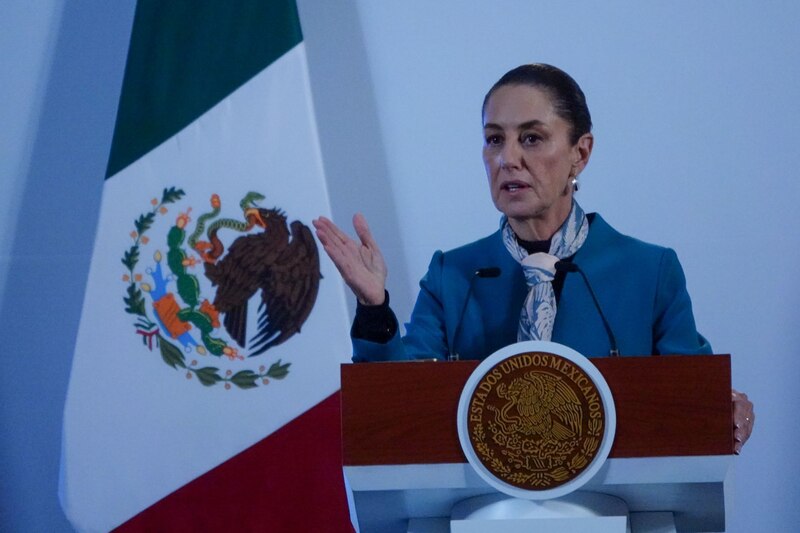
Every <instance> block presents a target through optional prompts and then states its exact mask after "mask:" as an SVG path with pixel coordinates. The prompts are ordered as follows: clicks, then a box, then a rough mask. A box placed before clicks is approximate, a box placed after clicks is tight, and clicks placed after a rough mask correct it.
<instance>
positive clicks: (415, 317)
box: [352, 251, 448, 363]
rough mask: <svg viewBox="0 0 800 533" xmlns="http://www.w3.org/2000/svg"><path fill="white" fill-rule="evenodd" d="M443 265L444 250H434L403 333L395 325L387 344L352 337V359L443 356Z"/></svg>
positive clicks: (445, 352) (397, 359)
mask: <svg viewBox="0 0 800 533" xmlns="http://www.w3.org/2000/svg"><path fill="white" fill-rule="evenodd" d="M442 269H443V254H442V252H441V251H437V252H436V253H434V254H433V258H432V259H431V262H430V264H429V265H428V272H427V273H426V274H425V276H424V277H423V278H422V280H420V282H419V286H420V291H419V295H418V296H417V302H416V304H414V310H413V312H412V313H411V320H410V321H409V322H408V323H407V324H406V335H405V336H403V337H401V336H400V331H399V328H398V331H397V332H396V333H395V335H394V337H392V338H391V339H390V340H389V342H387V343H386V344H381V343H377V342H371V341H366V340H363V339H355V338H353V339H352V342H353V362H356V363H358V362H364V361H407V360H413V359H429V358H435V359H446V357H447V353H448V348H447V336H446V326H445V316H444V306H443V305H442Z"/></svg>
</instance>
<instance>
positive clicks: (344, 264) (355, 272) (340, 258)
mask: <svg viewBox="0 0 800 533" xmlns="http://www.w3.org/2000/svg"><path fill="white" fill-rule="evenodd" d="M312 224H314V228H315V229H316V230H317V238H319V241H320V242H321V243H322V247H323V248H324V249H325V252H326V253H327V254H328V257H330V258H331V261H333V264H334V265H336V268H337V269H338V270H339V273H340V274H341V275H342V278H343V279H344V282H345V283H347V286H348V287H350V289H351V290H352V291H353V293H354V294H355V295H356V298H358V301H359V302H361V303H362V304H365V305H380V304H382V303H383V301H384V299H385V292H384V291H385V287H386V272H387V270H386V262H385V261H384V260H383V255H382V254H381V251H380V248H378V244H377V243H376V242H375V239H373V238H372V233H371V232H370V231H369V226H368V225H367V220H366V219H365V218H364V215H362V214H360V213H359V214H356V215H355V216H354V217H353V228H355V230H356V234H357V235H358V238H359V240H360V241H361V242H360V243H358V242H356V241H354V240H353V239H351V238H350V237H348V236H347V234H346V233H344V232H343V231H342V230H340V229H339V228H338V227H337V226H336V224H334V223H333V222H331V221H330V220H329V219H327V218H325V217H319V218H318V219H316V220H314V221H312Z"/></svg>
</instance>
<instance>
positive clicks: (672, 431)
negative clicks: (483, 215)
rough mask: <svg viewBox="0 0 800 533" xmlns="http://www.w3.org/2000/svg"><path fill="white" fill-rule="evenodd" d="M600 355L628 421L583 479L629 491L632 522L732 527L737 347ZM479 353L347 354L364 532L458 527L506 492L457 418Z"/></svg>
mask: <svg viewBox="0 0 800 533" xmlns="http://www.w3.org/2000/svg"><path fill="white" fill-rule="evenodd" d="M592 362H593V363H594V364H595V366H596V367H597V368H598V369H599V370H600V372H601V374H602V375H603V377H604V378H605V379H606V381H607V382H608V385H609V387H610V388H611V391H612V394H613V396H614V402H615V404H616V412H617V431H616V435H615V438H614V442H613V446H612V448H611V452H610V454H609V457H608V459H607V460H606V462H605V464H604V465H603V467H602V468H601V469H600V471H599V472H598V473H597V474H596V475H595V476H594V477H593V478H592V479H591V480H590V481H589V482H588V483H587V484H586V485H585V486H584V487H583V488H582V489H581V490H582V491H590V492H597V493H602V494H607V495H611V496H616V497H618V498H620V499H622V500H624V501H625V502H626V503H627V505H628V508H629V510H630V513H631V514H630V519H631V529H632V533H637V532H638V531H670V530H676V531H678V532H684V531H686V532H690V531H724V530H725V527H726V525H725V524H726V519H725V516H726V511H727V510H729V509H730V507H731V502H732V499H731V495H730V491H731V479H730V478H731V474H732V468H731V467H732V464H733V460H734V456H733V436H732V428H731V420H732V403H731V373H730V356H728V355H711V356H677V355H675V356H665V355H659V356H650V357H615V358H598V359H592ZM477 365H478V362H477V361H457V362H446V363H445V362H415V361H412V362H387V363H368V364H348V365H342V369H341V371H342V389H341V398H342V438H343V448H342V453H343V465H344V474H345V477H346V479H347V482H348V485H349V487H350V489H351V490H352V496H353V503H354V506H355V510H356V513H357V515H358V523H359V527H360V530H361V532H362V533H371V532H373V531H375V532H381V533H384V532H386V533H389V532H394V531H397V532H406V531H419V532H423V531H426V532H427V531H449V524H450V513H451V510H452V509H453V507H454V506H455V505H456V504H457V503H459V502H461V501H464V500H466V499H468V498H471V497H475V496H481V495H488V494H493V493H495V489H494V488H492V487H491V486H490V485H488V484H487V483H486V482H485V481H484V480H483V479H482V478H480V477H479V476H478V475H477V474H476V473H475V472H474V470H473V469H472V467H471V466H470V465H469V464H468V463H467V460H466V458H465V456H464V454H463V452H462V451H461V447H460V444H459V439H458V433H457V429H456V412H457V406H458V401H459V397H460V394H461V390H462V388H463V386H464V384H465V383H466V381H467V378H468V377H469V376H470V374H471V373H472V371H473V370H474V369H475V368H476V367H477ZM659 524H668V525H664V526H661V525H659ZM672 524H674V526H672ZM673 527H674V529H672V528H673Z"/></svg>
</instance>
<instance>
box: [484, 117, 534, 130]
mask: <svg viewBox="0 0 800 533" xmlns="http://www.w3.org/2000/svg"><path fill="white" fill-rule="evenodd" d="M536 126H544V122H542V121H541V120H538V119H534V120H528V121H526V122H523V123H521V124H517V125H516V126H515V127H514V129H517V130H527V129H529V128H534V127H536ZM483 129H485V130H486V129H489V130H502V129H503V127H502V126H500V125H499V124H495V123H494V122H487V123H486V124H484V125H483Z"/></svg>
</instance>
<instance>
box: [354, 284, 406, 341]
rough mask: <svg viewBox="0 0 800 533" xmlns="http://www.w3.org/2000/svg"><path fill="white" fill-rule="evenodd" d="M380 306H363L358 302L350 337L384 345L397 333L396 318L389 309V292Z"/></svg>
mask: <svg viewBox="0 0 800 533" xmlns="http://www.w3.org/2000/svg"><path fill="white" fill-rule="evenodd" d="M385 293H386V297H385V298H384V300H383V303H382V304H379V305H364V304H362V303H361V302H358V303H357V305H356V316H355V318H354V319H353V327H352V328H351V329H350V336H351V337H353V338H354V339H361V340H365V341H370V342H377V343H379V344H386V343H387V342H389V341H390V340H391V338H392V337H394V336H395V334H396V333H397V317H396V316H395V314H394V311H392V309H391V307H389V292H388V291H385Z"/></svg>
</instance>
